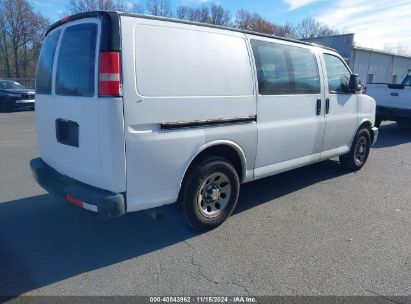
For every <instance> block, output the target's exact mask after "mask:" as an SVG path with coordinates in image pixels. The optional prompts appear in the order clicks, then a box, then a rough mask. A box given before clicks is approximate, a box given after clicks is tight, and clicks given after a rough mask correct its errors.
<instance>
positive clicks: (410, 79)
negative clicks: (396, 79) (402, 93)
mask: <svg viewBox="0 0 411 304" xmlns="http://www.w3.org/2000/svg"><path fill="white" fill-rule="evenodd" d="M402 84H403V85H405V86H411V76H407V78H405V79H404V82H403V83H402Z"/></svg>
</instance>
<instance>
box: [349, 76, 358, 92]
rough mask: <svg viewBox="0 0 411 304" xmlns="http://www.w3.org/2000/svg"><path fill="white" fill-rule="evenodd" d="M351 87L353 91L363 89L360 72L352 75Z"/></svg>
mask: <svg viewBox="0 0 411 304" xmlns="http://www.w3.org/2000/svg"><path fill="white" fill-rule="evenodd" d="M349 89H350V92H351V93H356V92H360V91H361V84H360V75H358V74H351V75H350V84H349Z"/></svg>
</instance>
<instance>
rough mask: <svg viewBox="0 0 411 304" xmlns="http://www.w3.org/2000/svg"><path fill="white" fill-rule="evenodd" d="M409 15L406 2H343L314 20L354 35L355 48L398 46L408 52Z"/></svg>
mask: <svg viewBox="0 0 411 304" xmlns="http://www.w3.org/2000/svg"><path fill="white" fill-rule="evenodd" d="M410 12H411V2H410V1H409V0H397V1H395V2H391V1H386V0H345V1H342V2H339V3H337V4H335V5H331V6H330V7H328V8H327V9H326V10H323V11H321V12H320V14H319V15H318V16H316V17H317V19H318V21H320V22H322V23H325V24H327V25H329V26H331V27H333V28H335V29H337V30H340V31H344V32H353V33H355V34H356V35H355V40H356V44H357V45H360V46H365V47H370V48H376V49H384V46H385V45H390V44H391V45H399V44H401V45H404V46H408V47H409V48H410V50H411V35H410V34H409V33H410V32H411V23H410V21H409V16H410Z"/></svg>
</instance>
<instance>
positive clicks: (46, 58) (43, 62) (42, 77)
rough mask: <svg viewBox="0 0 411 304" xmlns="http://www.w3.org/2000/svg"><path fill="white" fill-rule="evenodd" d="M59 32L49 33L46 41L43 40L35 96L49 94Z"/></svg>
mask: <svg viewBox="0 0 411 304" xmlns="http://www.w3.org/2000/svg"><path fill="white" fill-rule="evenodd" d="M60 32H61V31H60V30H57V31H54V32H52V33H50V34H49V35H48V36H47V37H46V39H44V42H43V46H42V48H41V52H40V58H39V62H38V64H37V73H36V93H37V94H49V95H50V94H51V77H52V74H53V61H54V54H55V53H56V46H57V41H58V39H59V36H60Z"/></svg>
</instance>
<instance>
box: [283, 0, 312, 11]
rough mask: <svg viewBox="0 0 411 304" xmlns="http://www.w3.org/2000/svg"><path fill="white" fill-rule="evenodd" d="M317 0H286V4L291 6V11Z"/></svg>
mask: <svg viewBox="0 0 411 304" xmlns="http://www.w3.org/2000/svg"><path fill="white" fill-rule="evenodd" d="M316 1H318V0H284V2H285V4H287V5H288V6H289V10H290V11H292V10H295V9H298V8H301V7H303V6H306V5H309V4H311V3H313V2H316Z"/></svg>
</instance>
